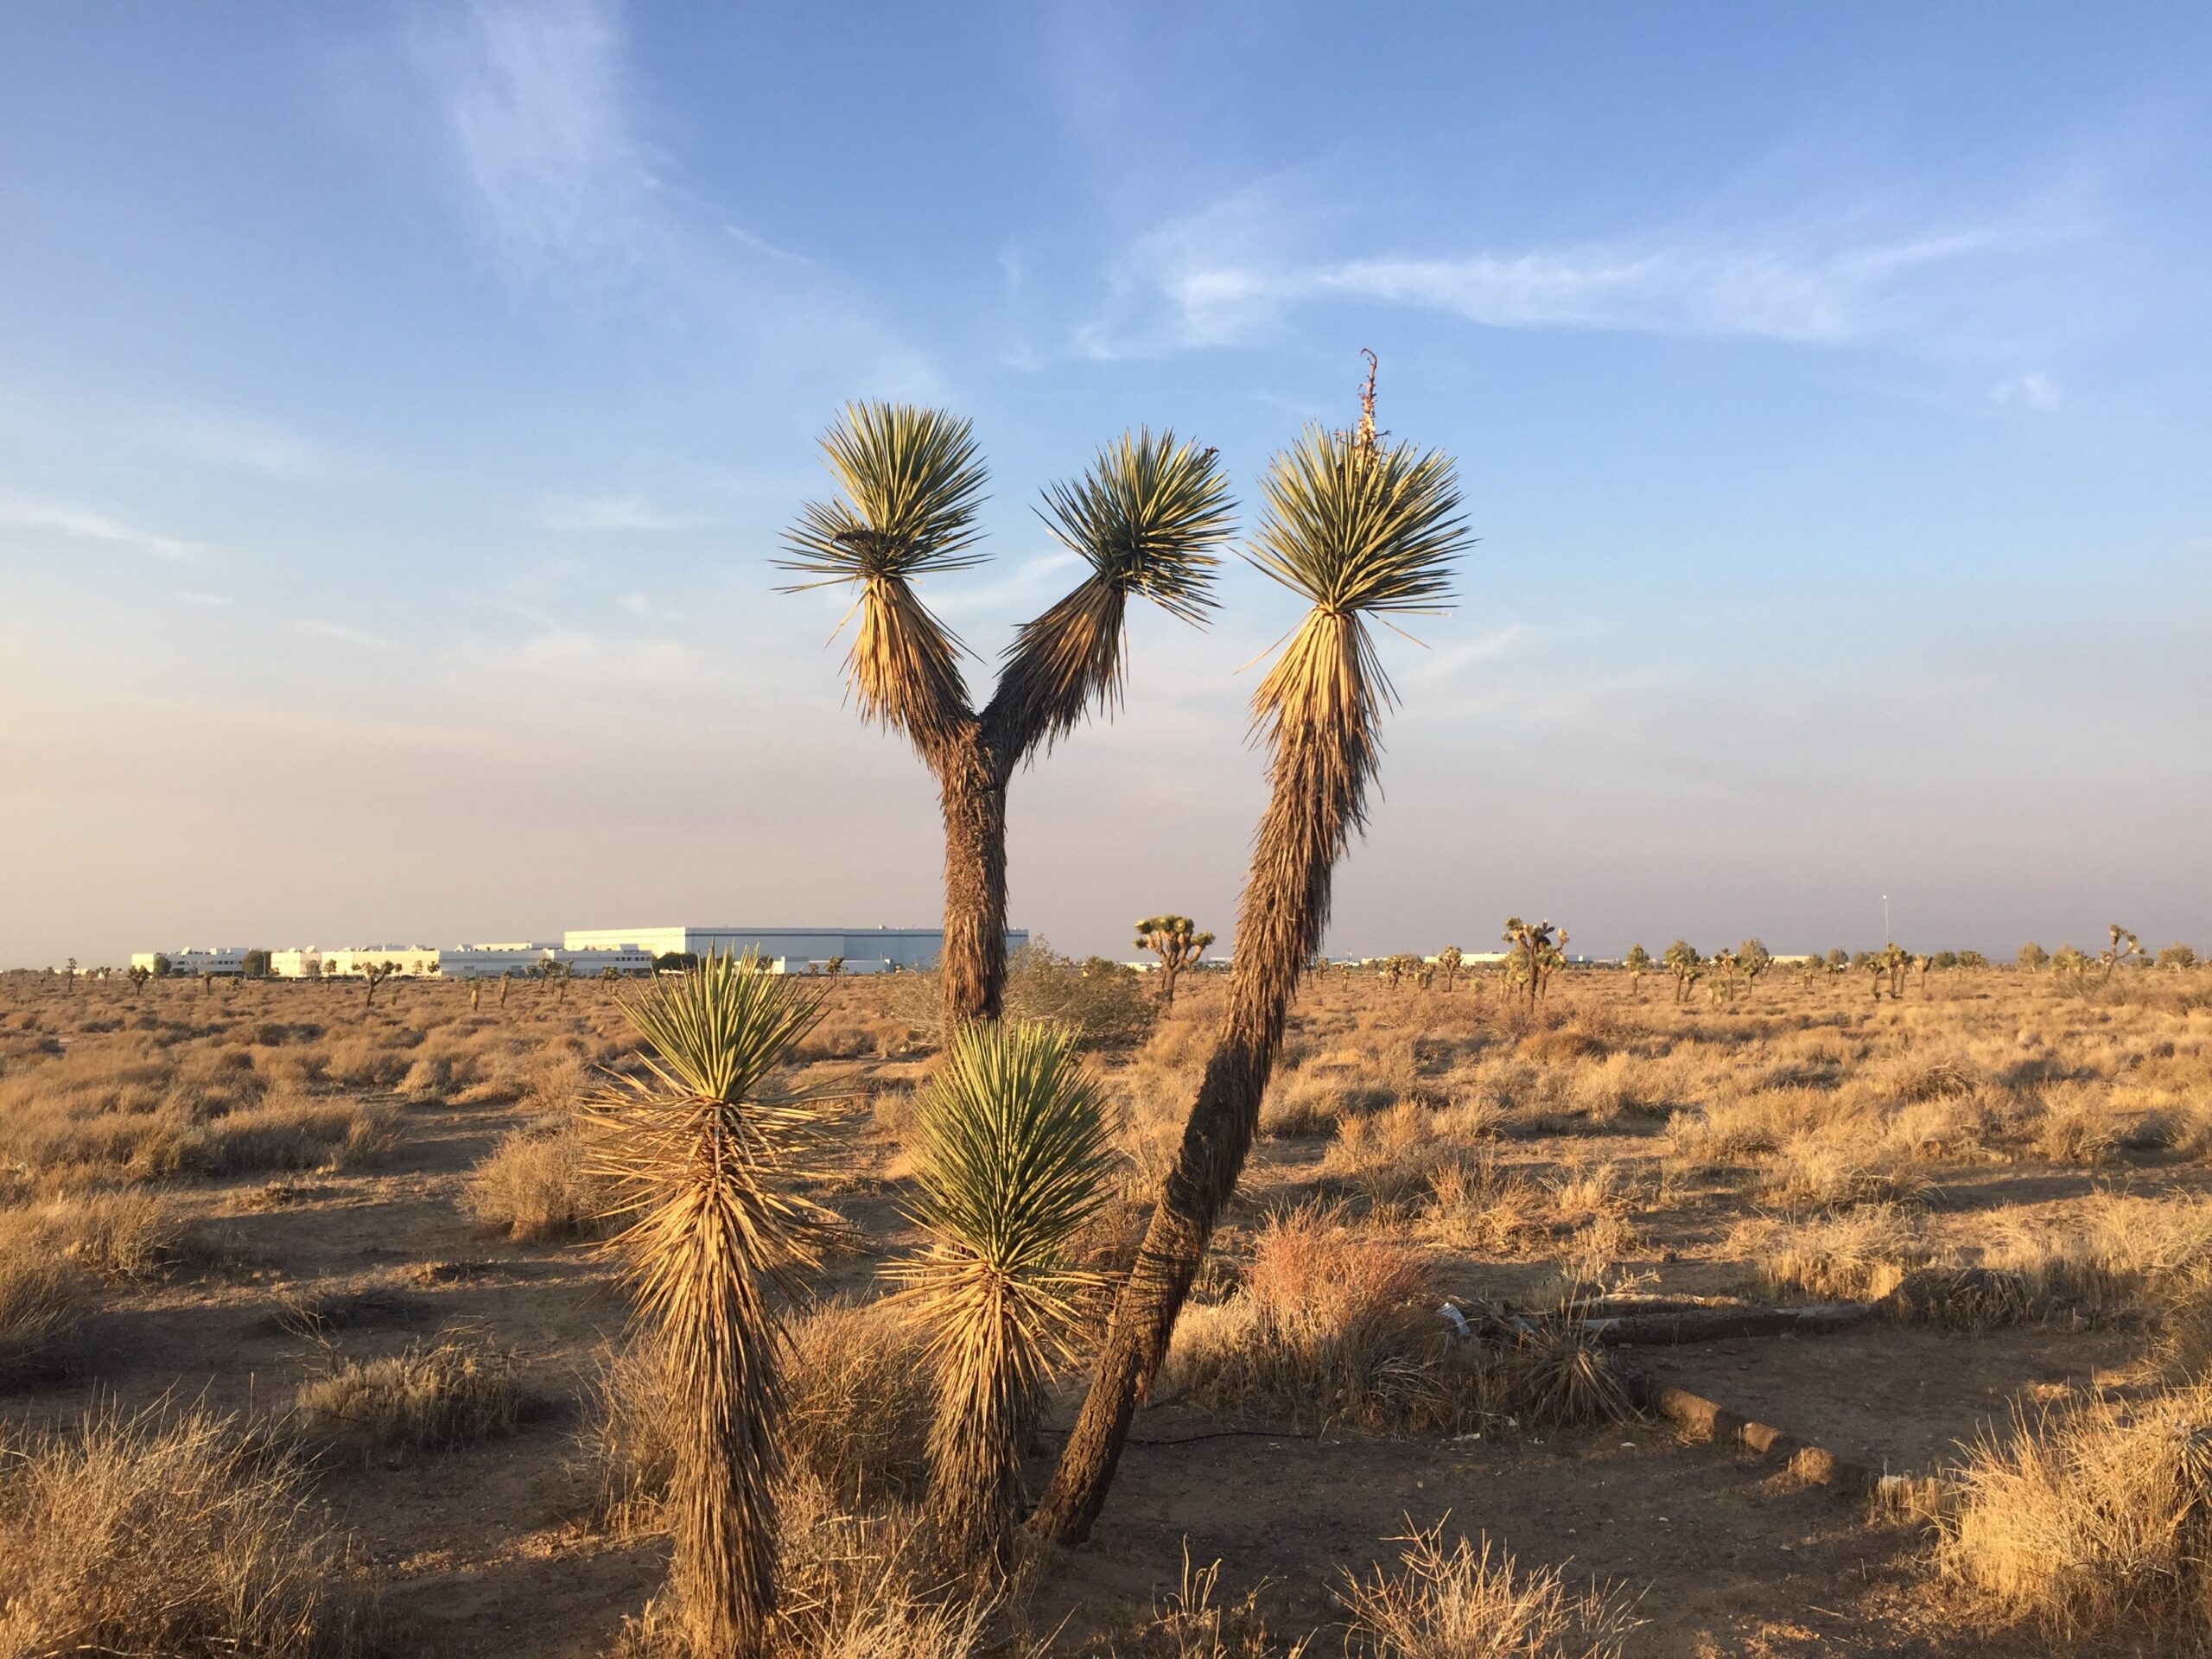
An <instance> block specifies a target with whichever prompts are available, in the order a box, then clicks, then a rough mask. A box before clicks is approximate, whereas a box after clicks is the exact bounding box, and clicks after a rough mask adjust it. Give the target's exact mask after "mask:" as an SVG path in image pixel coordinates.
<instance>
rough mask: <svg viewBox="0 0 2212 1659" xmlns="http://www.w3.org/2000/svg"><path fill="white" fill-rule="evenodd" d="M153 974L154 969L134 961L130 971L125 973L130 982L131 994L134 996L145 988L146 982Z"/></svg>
mask: <svg viewBox="0 0 2212 1659" xmlns="http://www.w3.org/2000/svg"><path fill="white" fill-rule="evenodd" d="M153 976H154V970H153V969H150V968H149V967H147V966H146V965H145V963H140V962H134V963H131V964H130V969H129V971H128V972H126V973H125V974H124V978H125V979H127V980H129V981H130V994H131V995H133V996H136V995H138V993H139V992H141V991H143V990H144V989H145V988H146V982H147V981H148V980H149V979H151V978H152V977H153Z"/></svg>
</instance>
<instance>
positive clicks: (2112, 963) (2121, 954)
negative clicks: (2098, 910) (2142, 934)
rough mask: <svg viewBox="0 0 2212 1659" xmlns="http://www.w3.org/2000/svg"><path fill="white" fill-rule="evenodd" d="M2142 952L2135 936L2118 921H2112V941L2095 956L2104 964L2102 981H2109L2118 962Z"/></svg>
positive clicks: (2137, 955) (2118, 964)
mask: <svg viewBox="0 0 2212 1659" xmlns="http://www.w3.org/2000/svg"><path fill="white" fill-rule="evenodd" d="M2142 954H2143V947H2142V946H2141V945H2140V944H2138V943H2137V942H2136V938H2135V936H2134V935H2133V933H2131V932H2129V931H2127V930H2126V928H2124V927H2122V926H2121V925H2120V924H2119V923H2118V922H2114V923H2113V925H2112V943H2111V944H2108V945H2107V946H2106V947H2105V950H2104V953H2103V954H2102V955H2101V956H2100V957H2098V958H2097V960H2098V961H2100V962H2101V963H2104V965H2105V979H2104V982H2105V983H2107V984H2109V983H2111V982H2112V976H2113V969H2116V968H2118V967H2119V966H2120V963H2123V962H2126V960H2127V959H2128V958H2129V957H2140V956H2141V955H2142Z"/></svg>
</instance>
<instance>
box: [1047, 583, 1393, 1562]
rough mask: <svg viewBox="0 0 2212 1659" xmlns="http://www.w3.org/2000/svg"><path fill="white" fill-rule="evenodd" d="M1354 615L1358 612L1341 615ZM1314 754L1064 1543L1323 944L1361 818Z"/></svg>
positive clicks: (1241, 948)
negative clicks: (1304, 972)
mask: <svg viewBox="0 0 2212 1659" xmlns="http://www.w3.org/2000/svg"><path fill="white" fill-rule="evenodd" d="M1333 620H1334V621H1336V622H1337V623H1338V624H1339V625H1341V624H1343V623H1344V622H1346V621H1347V620H1349V619H1345V618H1341V617H1339V618H1336V619H1333ZM1313 770H1314V769H1313V766H1311V765H1310V764H1306V765H1300V764H1295V763H1294V764H1290V765H1281V766H1278V768H1277V770H1276V775H1275V782H1274V791H1273V793H1272V796H1271V798H1270V799H1269V801H1268V808H1267V814H1266V817H1264V818H1263V819H1262V822H1261V827H1260V835H1259V841H1258V844H1257V846H1256V847H1255V849H1254V850H1253V855H1252V869H1251V874H1250V876H1249V879H1248V880H1247V883H1246V886H1245V889H1244V899H1243V904H1242V906H1240V907H1239V909H1238V911H1237V918H1236V954H1235V956H1234V957H1233V958H1232V961H1231V966H1230V983H1229V1008H1228V1013H1227V1015H1226V1017H1225V1018H1224V1020H1223V1023H1222V1028H1221V1034H1220V1036H1219V1037H1218V1039H1217V1040H1216V1042H1215V1045H1214V1052H1213V1054H1212V1057H1211V1058H1210V1059H1209V1060H1208V1061H1207V1062H1206V1070H1205V1078H1204V1079H1203V1080H1202V1081H1201V1082H1200V1084H1199V1085H1198V1101H1197V1103H1195V1104H1194V1105H1193V1106H1192V1108H1191V1116H1190V1121H1189V1122H1188V1124H1187V1125H1186V1126H1185V1128H1184V1131H1183V1145H1182V1149H1181V1151H1180V1152H1179V1154H1177V1156H1176V1160H1175V1166H1174V1168H1173V1170H1172V1171H1171V1172H1170V1173H1169V1174H1168V1177H1167V1184H1166V1190H1165V1191H1164V1192H1162V1193H1161V1194H1160V1202H1159V1204H1158V1205H1156V1206H1155V1207H1154V1210H1153V1212H1152V1221H1151V1223H1150V1224H1149V1225H1148V1226H1147V1228H1146V1229H1145V1236H1144V1242H1143V1243H1142V1244H1141V1245H1140V1246H1139V1247H1138V1249H1137V1256H1136V1262H1135V1265H1134V1266H1133V1267H1132V1268H1130V1269H1129V1276H1128V1281H1126V1282H1125V1283H1124V1285H1123V1286H1122V1292H1121V1294H1120V1295H1119V1297H1118V1298H1117V1299H1116V1301H1115V1304H1114V1314H1113V1319H1112V1321H1111V1323H1110V1324H1109V1325H1108V1327H1107V1332H1106V1343H1105V1346H1104V1348H1103V1350H1102V1351H1101V1352H1100V1354H1099V1357H1098V1369H1097V1372H1096V1377H1095V1379H1094V1380H1093V1382H1092V1383H1091V1386H1090V1395H1088V1397H1087V1398H1085V1400H1084V1405H1083V1413H1082V1415H1081V1416H1080V1417H1079V1418H1078V1419H1077V1422H1076V1426H1075V1431H1074V1433H1073V1434H1072V1435H1071V1437H1070V1438H1069V1440H1068V1444H1067V1447H1066V1449H1065V1452H1063V1453H1062V1454H1061V1458H1060V1464H1059V1467H1058V1470H1057V1471H1055V1472H1054V1474H1053V1477H1052V1485H1051V1486H1050V1488H1048V1489H1047V1490H1046V1494H1045V1497H1044V1499H1043V1501H1042V1502H1041V1503H1039V1505H1038V1507H1037V1513H1036V1516H1035V1518H1034V1519H1033V1521H1032V1522H1031V1525H1032V1526H1033V1528H1034V1529H1036V1530H1037V1531H1038V1532H1039V1534H1041V1535H1043V1536H1045V1537H1047V1538H1050V1539H1052V1540H1053V1541H1056V1542H1058V1543H1062V1544H1076V1543H1080V1542H1082V1541H1083V1540H1084V1538H1086V1537H1088V1536H1089V1535H1090V1528H1091V1525H1092V1523H1093V1522H1096V1520H1097V1518H1098V1511H1099V1509H1100V1508H1101V1506H1103V1504H1104V1503H1105V1502H1106V1491H1107V1488H1108V1487H1109V1485H1110V1484H1111V1483H1112V1481H1113V1478H1114V1471H1115V1469H1116V1465H1118V1464H1119V1463H1120V1461H1121V1456H1122V1446H1123V1444H1124V1443H1125V1442H1126V1441H1127V1440H1128V1432H1129V1420H1130V1418H1131V1417H1132V1416H1133V1415H1134V1414H1135V1411H1136V1408H1137V1407H1138V1405H1139V1404H1140V1403H1141V1402H1142V1401H1143V1398H1144V1395H1145V1391H1146V1390H1147V1389H1148V1388H1149V1387H1150V1386H1151V1384H1152V1379H1153V1378H1154V1376H1158V1375H1159V1373H1160V1365H1161V1363H1162V1362H1163V1361H1165V1360H1166V1357H1167V1344H1168V1339H1169V1338H1170V1337H1172V1336H1173V1333H1174V1330H1175V1320H1176V1318H1177V1316H1178V1315H1179V1314H1180V1313H1181V1312H1182V1310H1183V1304H1184V1302H1185V1300H1186V1299H1187V1298H1188V1297H1189V1295H1190V1294H1191V1286H1192V1282H1193V1281H1195V1280H1196V1279H1197V1277H1198V1268H1199V1267H1200V1265H1201V1264H1202V1263H1203V1262H1205V1253H1206V1246H1207V1243H1209V1242H1210V1241H1211V1238H1212V1237H1213V1230H1214V1226H1215V1224H1216V1223H1217V1221H1218V1220H1219V1218H1220V1216H1221V1211H1222V1206H1223V1205H1225V1204H1227V1203H1228V1202H1229V1199H1230V1195H1231V1194H1232V1193H1233V1192H1236V1182H1237V1179H1238V1178H1239V1177H1240V1176H1241V1175H1242V1174H1243V1171H1244V1162H1245V1160H1246V1159H1247V1158H1248V1157H1249V1155H1250V1154H1251V1150H1252V1139H1253V1135H1254V1134H1255V1131H1256V1129H1257V1128H1258V1125H1259V1119H1260V1097H1261V1096H1262V1095H1263V1094H1265V1093H1266V1092H1267V1087H1268V1078H1269V1077H1271V1076H1272V1075H1273V1074H1274V1064H1275V1058H1276V1055H1277V1054H1278V1052H1280V1051H1281V1046H1282V1034H1283V1027H1284V1024H1285V1022H1286V1020H1287V1018H1288V1015H1289V1011H1290V1000H1291V997H1292V995H1294V993H1295V992H1296V991H1297V988H1298V976H1299V973H1300V969H1302V968H1303V966H1304V965H1305V963H1306V962H1308V961H1309V960H1311V958H1312V957H1313V951H1314V950H1315V949H1316V948H1317V947H1318V946H1319V944H1320V938H1321V930H1322V927H1323V925H1324V924H1325V922H1326V920H1327V918H1328V910H1329V893H1330V886H1331V875H1332V865H1333V864H1334V862H1335V860H1336V856H1337V854H1338V851H1339V850H1340V849H1342V847H1343V845H1344V840H1345V838H1346V836H1347V835H1348V834H1349V832H1350V829H1351V814H1350V813H1349V812H1348V811H1347V810H1346V803H1345V802H1344V799H1343V798H1342V795H1341V792H1339V793H1338V796H1337V797H1336V798H1334V799H1325V798H1322V792H1321V791H1319V790H1317V789H1316V787H1315V785H1316V782H1317V780H1316V779H1314V777H1313Z"/></svg>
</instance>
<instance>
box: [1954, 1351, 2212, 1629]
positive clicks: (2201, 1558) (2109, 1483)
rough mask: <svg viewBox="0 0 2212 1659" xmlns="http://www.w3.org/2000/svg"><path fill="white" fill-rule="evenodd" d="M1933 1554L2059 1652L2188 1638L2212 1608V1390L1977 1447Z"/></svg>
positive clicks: (2117, 1407) (2098, 1412) (2093, 1408)
mask: <svg viewBox="0 0 2212 1659" xmlns="http://www.w3.org/2000/svg"><path fill="white" fill-rule="evenodd" d="M1959 1484H1960V1489H1961V1490H1960V1493H1959V1496H1958V1499H1957V1502H1956V1503H1955V1505H1954V1506H1953V1507H1952V1509H1951V1510H1950V1512H1949V1514H1948V1516H1946V1517H1945V1518H1944V1521H1943V1529H1944V1530H1943V1536H1942V1545H1941V1555H1940V1559H1941V1560H1942V1565H1943V1568H1944V1570H1945V1572H1946V1573H1948V1574H1949V1575H1950V1576H1951V1577H1952V1578H1954V1579H1955V1580H1959V1581H1961V1582H1963V1583H1966V1584H1967V1585H1970V1586H1973V1587H1974V1589H1976V1590H1979V1591H1980V1592H1983V1593H1984V1594H1986V1595H1987V1596H1988V1597H1989V1598H1990V1599H1992V1600H1993V1602H1994V1603H1995V1604H1996V1605H1997V1606H1998V1608H1999V1610H2000V1611H2002V1612H2004V1613H2005V1614H2006V1615H2007V1616H2009V1617H2012V1618H2017V1619H2019V1620H2022V1621H2025V1622H2030V1623H2032V1624H2036V1625H2038V1626H2040V1627H2042V1628H2043V1629H2044V1630H2047V1631H2049V1632H2050V1633H2051V1634H2053V1635H2056V1636H2059V1637H2063V1638H2064V1639H2066V1640H2068V1641H2069V1642H2071V1643H2083V1642H2090V1641H2094V1642H2097V1643H2111V1642H2116V1641H2117V1640H2118V1639H2119V1638H2120V1637H2122V1636H2123V1635H2126V1634H2133V1633H2138V1632H2150V1633H2158V1634H2170V1635H2173V1636H2194V1637H2202V1634H2203V1632H2204V1630H2205V1624H2206V1617H2207V1612H2206V1610H2207V1609H2208V1607H2212V1389H2206V1388H2204V1387H2202V1386H2192V1387H2187V1388H2183V1389H2175V1390H2173V1391H2172V1392H2170V1393H2166V1394H2163V1395H2155V1396H2153V1397H2152V1398H2150V1399H2148V1400H2145V1401H2143V1402H2140V1403H2139V1404H2136V1405H2133V1406H2127V1405H2122V1404H2120V1402H2116V1401H2113V1400H2112V1399H2109V1398H2099V1399H2096V1400H2093V1401H2091V1402H2088V1404H2086V1405H2085V1406H2083V1407H2082V1408H2080V1409H2079V1410H2077V1411H2075V1412H2073V1413H2072V1414H2069V1415H2066V1416H2063V1417H2057V1418H2049V1417H2046V1418H2044V1419H2043V1420H2041V1421H2037V1422H2035V1423H2032V1424H2029V1423H2022V1424H2020V1425H2018V1427H2017V1428H2016V1431H2015V1433H2013V1435H2012V1439H2011V1440H2009V1442H2005V1443H1998V1442H1994V1441H1991V1440H1984V1441H1982V1442H1981V1443H1980V1444H1979V1445H1977V1446H1975V1447H1974V1451H1973V1453H1972V1455H1971V1456H1970V1457H1969V1459H1967V1464H1966V1466H1965V1468H1964V1469H1963V1470H1962V1471H1961V1474H1960V1480H1959Z"/></svg>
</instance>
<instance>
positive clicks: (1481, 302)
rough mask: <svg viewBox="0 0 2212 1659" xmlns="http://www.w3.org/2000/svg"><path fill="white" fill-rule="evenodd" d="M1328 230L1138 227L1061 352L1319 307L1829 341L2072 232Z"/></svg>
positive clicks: (1199, 336) (1860, 216)
mask: <svg viewBox="0 0 2212 1659" xmlns="http://www.w3.org/2000/svg"><path fill="white" fill-rule="evenodd" d="M1324 219H1334V220H1336V221H1338V223H1339V224H1341V221H1342V220H1343V219H1344V215H1342V214H1335V215H1325V214H1323V213H1320V212H1319V211H1318V210H1312V209H1307V208H1304V207H1300V206H1298V205H1296V204H1294V203H1293V202H1292V201H1291V200H1289V199H1288V197H1287V194H1286V193H1285V192H1284V191H1283V190H1281V189H1280V188H1274V187H1266V186H1262V187H1255V188H1250V189H1248V190H1245V191H1242V192H1239V193H1237V194H1234V195H1231V196H1229V197H1227V198H1224V200H1220V201H1218V202H1216V203H1213V204H1211V205H1210V206H1208V207H1205V208H1203V209H1201V210H1200V211H1198V213H1193V214H1191V215H1188V216H1186V217H1185V218H1181V219H1174V220H1171V221H1169V222H1167V223H1165V224H1163V225H1160V226H1155V227H1154V229H1152V230H1150V231H1148V232H1145V233H1144V234H1143V235H1141V237H1139V238H1137V239H1136V240H1135V242H1134V243H1133V244H1132V245H1130V246H1129V248H1128V250H1127V251H1125V253H1124V254H1123V255H1122V257H1121V258H1120V259H1119V260H1118V261H1117V263H1116V267H1115V269H1114V270H1113V271H1112V273H1111V275H1110V283H1111V286H1112V288H1113V289H1114V291H1115V302H1114V304H1113V305H1112V307H1111V308H1109V311H1108V312H1107V314H1106V315H1104V316H1103V317H1101V318H1099V319H1096V320H1094V321H1090V322H1088V323H1086V324H1084V325H1083V326H1082V327H1079V328H1078V329H1077V334H1076V339H1075V343H1076V346H1077V349H1078V350H1079V351H1081V352H1084V353H1088V354H1090V355H1092V356H1095V357H1101V358H1117V357H1126V356H1142V355H1150V354H1155V353H1162V352H1166V351H1174V350H1184V349H1191V348H1198V347H1206V346H1239V345H1246V344H1251V343H1255V342H1258V341H1262V340H1265V339H1267V338H1268V337H1270V336H1272V335H1274V334H1278V333H1280V332H1281V330H1283V329H1284V328H1286V327H1289V326H1290V325H1291V324H1292V323H1293V321H1294V318H1295V316H1296V314H1297V313H1298V312H1299V310H1300V308H1304V307H1306V306H1311V305H1318V304H1321V303H1325V302H1332V301H1335V302H1344V301H1351V302H1369V303H1373V304H1379V305H1390V306H1403V307H1407V308H1415V309H1420V310H1426V311H1433V312H1440V313H1444V314H1447V315H1455V316H1459V317H1462V318H1465V320H1466V321H1470V322H1474V323H1478V324H1481V325H1483V326H1484V327H1497V328H1577V329H1586V330H1609V331H1620V332H1630V333H1643V334H1675V335H1688V336H1702V337H1708V338H1721V339H1727V338H1734V339H1760V340H1783V341H1789V342H1792V343H1796V344H1803V345H1818V346H1837V345H1844V344H1849V343H1853V342H1858V341H1863V340H1874V339H1878V338H1885V337H1891V338H1895V337H1899V336H1904V335H1910V334H1916V333H1925V332H1930V331H1932V330H1933V329H1935V328H1938V327H1942V325H1943V320H1944V319H1945V318H1946V317H1948V316H1953V315H1958V314H1959V313H1961V310H1962V309H1963V308H1966V307H1968V306H1971V305H1972V304H1973V302H1974V297H1975V296H1976V294H1977V292H1978V284H1980V283H1983V282H1985V281H1986V278H1987V277H1989V276H1990V274H1991V273H1992V272H1993V271H2001V270H2005V269H2007V268H2009V267H2010V266H2011V265H2012V264H2016V263H2018V262H2020V261H2022V260H2024V259H2025V258H2027V257H2031V256H2033V255H2036V254H2038V253H2042V252H2047V251H2049V250H2050V248H2052V247H2053V246H2055V245H2059V244H2062V243H2064V242H2068V241H2071V240H2075V239H2077V238H2080V237H2081V236H2082V235H2083V234H2084V232H2085V229H2086V226H2085V225H2084V222H2083V220H2082V217H2081V216H2080V215H2079V214H2078V213H2075V212H2073V211H2071V210H2070V209H2069V208H2066V207H2057V208H2045V207H2028V208H2024V209H2021V210H2019V211H2017V212H2012V213H1999V214H1993V215H1981V216H1961V217H1955V218H1951V219H1944V218H1942V217H1940V216H1933V217H1931V218H1929V219H1927V220H1925V221H1923V222H1917V223H1910V224H1902V223H1899V222H1897V220H1896V219H1894V217H1891V218H1889V219H1884V220H1881V221H1876V220H1875V219H1871V218H1870V216H1869V215H1868V214H1867V213H1864V212H1862V211H1855V210H1853V211H1847V210H1843V209H1838V210H1836V211H1834V212H1833V213H1827V214H1822V213H1818V212H1816V211H1812V210H1805V211H1799V212H1796V213H1789V214H1787V215H1783V216H1778V217H1777V218H1775V219H1770V220H1767V221H1764V222H1751V223H1744V224H1738V225H1733V226H1710V225H1705V224H1684V225H1680V226H1659V227H1656V228H1652V229H1649V230H1643V231H1638V232H1628V233H1624V234H1623V235H1621V236H1618V237H1616V238H1605V239H1601V240H1592V241H1585V242H1579V243H1574V244H1570V245H1557V246H1531V247H1521V248H1497V249H1477V250H1474V251H1465V252H1453V253H1425V252H1402V253H1391V254H1383V255H1373V254H1366V255H1360V256H1357V257H1328V256H1327V254H1326V252H1325V250H1317V248H1316V244H1318V243H1321V242H1324V241H1325V240H1328V239H1331V238H1330V237H1329V236H1328V235H1326V234H1325V233H1324V232H1322V230H1321V229H1320V228H1319V226H1321V224H1322V222H1323V221H1324ZM1337 235H1338V238H1341V235H1342V232H1341V230H1339V231H1338V232H1337Z"/></svg>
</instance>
